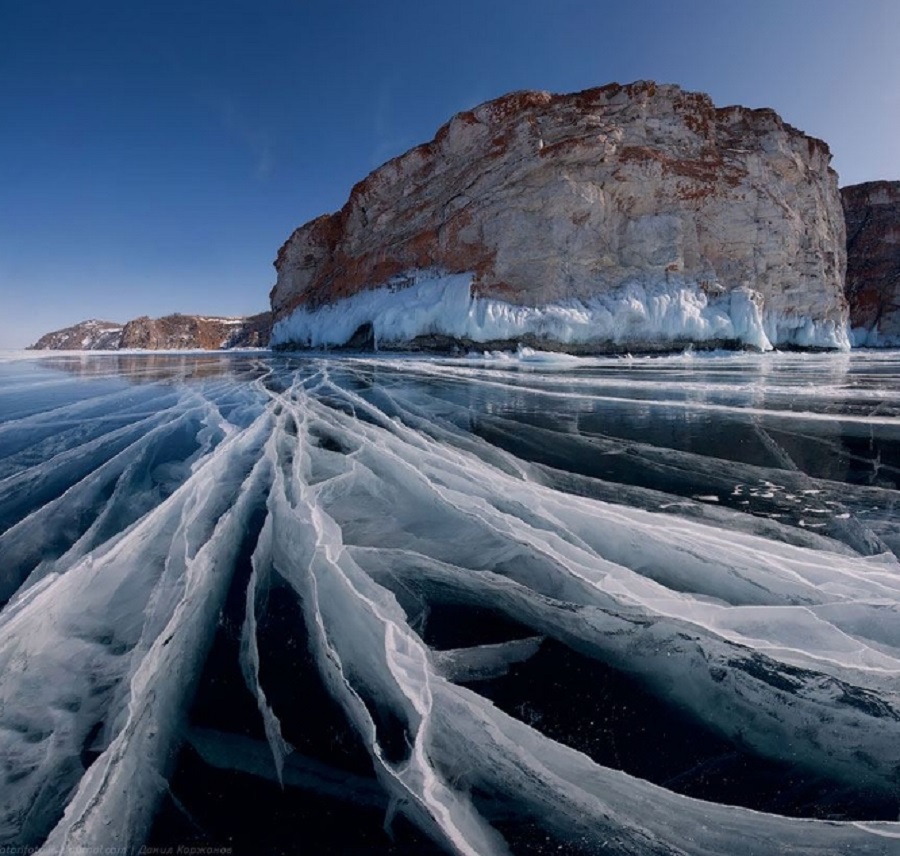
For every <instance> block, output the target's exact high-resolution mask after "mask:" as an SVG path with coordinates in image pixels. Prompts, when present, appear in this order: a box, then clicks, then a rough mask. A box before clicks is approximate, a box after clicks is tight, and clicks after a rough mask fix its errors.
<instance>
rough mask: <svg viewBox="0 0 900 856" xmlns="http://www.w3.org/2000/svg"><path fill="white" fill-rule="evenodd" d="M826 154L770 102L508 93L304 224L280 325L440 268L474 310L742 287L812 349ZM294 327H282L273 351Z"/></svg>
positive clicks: (823, 311)
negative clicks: (485, 304) (497, 304)
mask: <svg viewBox="0 0 900 856" xmlns="http://www.w3.org/2000/svg"><path fill="white" fill-rule="evenodd" d="M829 160H830V153H829V150H828V147H827V146H826V145H825V143H823V142H821V141H820V140H816V139H814V138H812V137H809V136H807V135H805V134H803V133H801V132H800V131H798V130H796V129H794V128H792V127H791V126H789V125H787V124H785V123H784V122H783V121H782V120H781V119H780V118H779V117H778V116H777V115H776V114H775V113H774V112H772V111H771V110H750V109H746V108H743V107H725V108H716V107H715V106H714V105H713V103H712V102H711V100H710V99H709V97H707V96H706V95H702V94H698V93H690V92H685V91H683V90H681V89H680V88H679V87H677V86H671V85H656V84H654V83H649V82H641V83H635V84H631V85H628V86H620V85H618V84H611V85H608V86H604V87H601V88H598V89H591V90H587V91H585V92H580V93H575V94H571V95H550V94H547V93H545V92H518V93H513V94H511V95H508V96H505V97H503V98H499V99H497V100H495V101H490V102H488V103H486V104H482V105H481V106H479V107H477V108H475V109H474V110H470V111H467V112H463V113H460V114H458V115H457V116H454V117H453V118H452V119H451V120H450V121H449V122H448V123H447V124H446V125H444V126H443V127H442V128H441V129H440V130H439V131H438V133H437V135H436V136H435V138H434V140H432V141H431V142H429V143H426V144H424V145H421V146H418V147H417V148H414V149H412V150H411V151H409V152H407V153H406V154H404V155H402V156H400V157H398V158H395V159H394V160H392V161H389V162H388V163H386V164H385V165H384V166H382V167H380V168H379V169H377V170H375V171H374V172H373V173H372V174H370V175H369V176H368V177H367V178H366V179H365V180H364V181H362V182H360V183H359V184H357V185H356V186H355V187H354V188H353V191H352V193H351V194H350V198H349V200H348V201H347V203H346V204H345V205H344V207H343V208H342V209H341V210H340V211H339V212H337V213H335V214H330V215H325V216H322V217H319V218H318V219H316V220H313V221H312V222H310V223H307V224H306V225H304V226H302V227H300V228H299V229H297V230H296V231H295V232H294V234H293V235H291V237H290V238H289V239H288V241H287V242H286V243H285V244H284V246H283V247H282V248H281V250H280V252H279V253H278V258H277V260H276V262H275V266H276V269H277V273H278V278H277V283H276V285H275V287H274V289H273V290H272V293H271V301H272V309H273V312H274V317H275V320H276V322H278V321H280V320H282V319H288V318H290V316H291V315H292V314H293V313H296V312H297V311H298V310H299V311H300V312H301V313H306V314H307V315H308V314H309V313H311V312H314V311H316V310H317V309H319V308H321V307H323V306H324V307H327V306H329V305H331V304H336V303H338V302H340V301H342V300H343V299H344V298H348V297H350V296H352V295H356V294H358V293H360V292H362V291H365V290H369V289H377V288H379V287H382V286H388V287H389V288H390V289H392V290H394V291H396V290H397V289H402V288H403V287H404V285H407V284H412V283H414V282H415V281H416V278H417V277H419V276H420V275H421V272H422V271H432V272H434V271H437V272H440V273H442V274H468V275H470V278H471V296H472V298H473V299H474V300H476V301H477V300H478V299H487V300H490V301H501V302H504V303H507V304H512V305H514V306H526V307H541V306H546V305H549V304H567V302H569V303H571V302H572V301H575V302H585V301H588V302H589V301H590V300H592V299H593V298H595V297H597V296H598V295H604V294H610V293H614V292H616V290H617V289H619V290H620V289H622V288H627V287H632V286H639V287H641V288H643V289H644V291H642V292H641V293H642V294H647V293H649V292H648V291H647V289H650V291H653V293H660V292H661V291H665V290H666V289H668V290H669V291H672V290H676V291H677V290H679V289H680V290H686V291H689V292H691V293H692V294H693V295H694V296H695V297H696V300H697V301H699V303H702V304H703V306H704V307H706V306H707V303H708V302H709V301H712V300H721V299H722V297H723V295H724V296H726V297H727V295H729V294H731V293H732V292H736V291H742V293H743V294H744V295H749V299H750V302H751V303H752V304H753V305H755V306H756V307H757V309H758V310H759V312H760V315H761V317H762V319H763V320H764V322H765V324H766V332H767V334H768V336H769V338H770V339H771V340H772V341H773V342H774V343H775V344H779V343H792V342H796V343H799V344H816V342H815V341H814V339H815V338H816V335H818V334H817V333H816V330H819V331H820V332H821V330H824V329H825V328H826V327H827V328H828V330H830V331H831V333H829V334H827V335H824V337H823V343H824V344H826V345H827V344H831V343H833V341H832V340H836V339H839V338H840V336H841V335H842V334H841V332H840V331H841V330H842V329H843V327H844V326H845V324H846V321H847V306H846V301H845V299H844V295H843V275H844V268H845V233H844V219H843V214H842V211H841V203H840V197H839V194H838V189H837V180H836V175H835V173H834V172H833V171H832V170H831V169H830V168H829ZM654 290H655V291H654ZM692 299H693V298H692ZM745 302H746V301H745ZM723 311H725V312H727V311H729V310H728V307H727V306H726V307H725V309H724V310H723ZM815 325H820V326H819V327H816V326H815ZM822 325H824V326H822ZM641 329H643V330H646V329H649V328H647V327H646V325H645V326H644V327H642V328H641ZM723 329H725V328H724V327H723ZM804 331H805V332H804ZM675 332H677V331H675ZM687 334H688V335H687V336H686V337H687V338H691V336H690V330H688V331H687ZM291 335H292V334H291V328H290V325H286V324H282V325H277V326H276V333H275V339H274V341H276V342H280V343H282V344H284V343H290V342H291ZM548 335H549V334H548ZM579 335H583V336H584V335H586V336H588V338H590V334H589V333H583V334H579ZM598 335H599V336H600V339H603V338H604V337H606V338H608V331H606V332H603V333H602V334H598ZM829 337H830V338H829ZM538 338H540V336H538ZM551 338H552V336H551ZM676 338H677V336H676ZM725 338H728V336H725ZM600 339H598V340H597V341H596V342H595V344H596V345H598V349H600V350H602V345H603V342H602V341H600ZM806 340H809V341H806ZM310 341H313V338H311V339H310ZM295 344H296V342H295ZM299 344H303V342H300V343H299Z"/></svg>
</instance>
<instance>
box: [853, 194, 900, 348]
mask: <svg viewBox="0 0 900 856" xmlns="http://www.w3.org/2000/svg"><path fill="white" fill-rule="evenodd" d="M841 200H842V202H843V204H844V214H845V216H846V219H847V300H848V301H849V303H850V326H851V327H852V329H853V338H854V344H856V345H867V346H879V345H881V346H888V347H898V346H900V181H870V182H867V183H865V184H856V185H853V186H851V187H844V188H842V189H841Z"/></svg>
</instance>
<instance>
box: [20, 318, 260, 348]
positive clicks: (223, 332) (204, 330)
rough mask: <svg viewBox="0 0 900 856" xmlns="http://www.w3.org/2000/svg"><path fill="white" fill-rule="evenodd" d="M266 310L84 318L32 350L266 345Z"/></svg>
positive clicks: (49, 337)
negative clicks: (119, 320) (242, 314)
mask: <svg viewBox="0 0 900 856" xmlns="http://www.w3.org/2000/svg"><path fill="white" fill-rule="evenodd" d="M271 329H272V317H271V313H269V312H262V313H260V314H259V315H252V316H249V317H246V318H213V317H205V316H199V315H166V316H165V317H163V318H148V317H147V316H142V317H141V318H135V319H134V320H133V321H129V322H128V323H127V324H124V325H123V324H114V323H111V322H104V321H84V322H82V323H81V324H76V325H75V326H74V327H67V328H66V329H65V330H57V331H55V332H53V333H48V334H47V335H46V336H42V337H41V338H40V339H39V340H38V341H37V342H36V343H35V344H34V345H32V346H31V348H32V349H33V350H47V349H50V350H82V351H83V350H119V349H128V348H140V349H144V350H181V349H195V348H202V349H204V350H220V349H223V348H265V347H268V345H269V336H270V333H271Z"/></svg>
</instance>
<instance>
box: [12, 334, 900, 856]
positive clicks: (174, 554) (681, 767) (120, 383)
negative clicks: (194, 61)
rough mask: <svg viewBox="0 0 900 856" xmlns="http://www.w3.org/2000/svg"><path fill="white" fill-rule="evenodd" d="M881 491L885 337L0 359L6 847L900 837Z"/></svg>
mask: <svg viewBox="0 0 900 856" xmlns="http://www.w3.org/2000/svg"><path fill="white" fill-rule="evenodd" d="M898 479H900V353H898V352H881V353H862V352H861V353H854V354H852V355H809V354H803V355H801V354H790V355H788V354H768V355H741V354H729V355H691V354H686V355H682V356H675V357H665V358H639V359H630V358H628V359H626V358H609V359H586V358H583V359H577V358H570V357H566V356H565V355H552V356H551V355H541V354H534V353H531V352H527V351H525V352H523V353H520V354H517V355H502V354H493V355H482V356H472V357H470V358H465V359H440V358H428V359H422V358H411V357H403V356H391V357H387V358H381V357H365V358H362V357H360V358H355V357H352V356H329V355H321V356H308V357H291V356H269V355H267V354H263V353H231V354H127V353H125V354H123V353H120V354H106V355H87V354H85V355H81V354H59V355H50V356H47V355H35V354H31V355H28V356H24V355H21V354H0V603H2V604H4V606H3V609H2V611H0V776H2V777H3V780H2V785H0V847H3V846H14V847H25V848H29V849H31V848H34V849H40V848H43V849H44V851H45V852H47V853H50V852H54V853H65V852H76V851H77V850H78V848H98V847H102V848H117V847H118V848H126V849H127V850H129V851H131V852H134V853H137V852H139V851H140V848H141V847H142V846H143V847H144V852H145V853H149V852H157V853H163V852H178V848H179V847H181V848H189V847H199V848H214V849H217V850H219V851H221V852H228V853H233V854H244V853H247V854H269V853H271V854H276V853H284V854H292V853H304V854H307V853H309V854H318V853H323V854H324V853H333V854H355V853H360V854H362V853H365V854H428V853H469V854H479V856H480V854H495V853H496V854H502V853H514V854H550V853H554V854H555V853H569V854H595V853H604V854H605V853H615V854H618V853H622V854H626V853H627V854H676V853H677V854H729V856H730V854H735V856H739V854H757V856H759V854H768V853H772V854H776V853H779V854H780V853H796V854H800V853H802V854H810V856H812V854H816V856H818V854H831V853H834V854H837V853H841V854H888V856H890V854H895V853H900V823H898V815H900V697H898V692H900V565H898V562H897V556H898V555H900V523H898V518H897V514H896V503H897V500H898V497H900V493H898ZM123 852H124V851H123Z"/></svg>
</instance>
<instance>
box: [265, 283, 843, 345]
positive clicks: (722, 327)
mask: <svg viewBox="0 0 900 856" xmlns="http://www.w3.org/2000/svg"><path fill="white" fill-rule="evenodd" d="M410 278H411V279H412V280H413V283H412V284H411V285H410V284H408V283H409V280H410ZM400 282H401V281H400V280H398V282H397V284H395V285H389V286H386V287H383V288H376V289H371V290H368V291H362V292H358V293H357V294H354V295H353V296H351V297H348V298H346V299H345V300H341V301H338V302H337V303H332V304H327V305H325V306H320V307H317V308H315V309H306V308H300V309H297V310H295V311H294V312H293V313H292V314H291V315H289V316H287V317H285V318H282V319H281V320H280V321H278V322H277V323H276V324H275V328H274V330H273V333H272V343H273V345H296V346H299V347H306V348H327V347H332V346H340V345H344V344H346V343H347V342H349V341H350V339H351V338H352V337H353V335H354V333H356V332H357V331H358V330H359V329H360V328H362V327H364V326H365V325H371V328H372V334H373V337H374V343H375V346H376V347H378V346H379V345H382V346H396V345H402V344H403V343H406V342H410V341H411V340H413V339H415V338H416V337H418V336H446V337H450V338H453V339H459V340H468V341H470V342H507V341H517V340H519V339H521V338H533V339H536V340H537V341H538V342H541V341H544V342H552V343H554V344H559V345H572V346H579V347H588V348H590V347H591V346H596V348H597V349H598V350H604V349H605V348H607V347H610V346H647V345H653V346H655V345H661V346H665V345H666V344H669V343H671V344H673V345H678V344H684V343H685V342H697V343H712V342H724V341H737V342H740V343H742V344H744V345H746V346H748V347H751V348H756V349H758V350H760V351H769V350H772V348H773V346H774V347H777V346H779V345H798V346H801V347H815V348H833V349H839V350H847V349H848V348H849V347H850V344H849V339H848V335H847V331H846V329H844V327H843V326H842V325H840V324H838V323H836V322H832V321H816V320H813V319H811V318H807V317H804V316H785V315H783V314H781V313H773V312H767V311H766V310H765V307H764V301H763V298H762V297H761V295H760V294H759V293H758V292H756V291H754V290H753V289H751V288H748V287H741V288H736V289H734V290H732V291H730V292H726V291H724V290H721V289H720V288H719V287H718V286H713V287H709V286H708V285H707V286H705V287H701V285H699V284H697V283H693V282H689V281H687V280H685V279H684V278H683V277H677V276H667V278H666V279H664V280H655V281H634V282H631V283H628V284H626V285H624V286H622V287H620V288H616V289H613V290H610V291H608V292H606V293H603V294H597V295H595V296H593V297H590V298H588V299H585V300H566V301H561V302H558V303H549V304H545V305H542V306H522V305H517V304H512V303H507V302H505V301H502V300H495V299H492V298H483V297H475V296H473V295H472V282H473V275H472V274H469V273H464V274H452V275H451V274H442V273H439V272H434V271H425V272H423V271H417V272H414V273H413V274H411V275H408V276H405V277H403V278H402V283H403V284H402V285H401V284H400Z"/></svg>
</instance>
